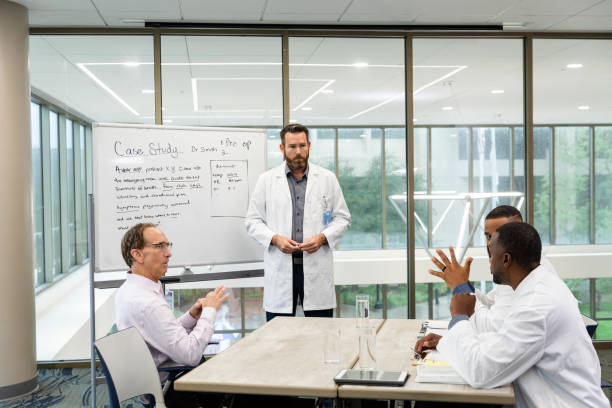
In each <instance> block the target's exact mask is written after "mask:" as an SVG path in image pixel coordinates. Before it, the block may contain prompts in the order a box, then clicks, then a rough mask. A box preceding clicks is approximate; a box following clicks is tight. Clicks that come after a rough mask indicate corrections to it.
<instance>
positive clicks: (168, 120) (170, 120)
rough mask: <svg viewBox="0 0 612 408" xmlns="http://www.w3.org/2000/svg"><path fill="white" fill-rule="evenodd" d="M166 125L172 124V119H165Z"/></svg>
mask: <svg viewBox="0 0 612 408" xmlns="http://www.w3.org/2000/svg"><path fill="white" fill-rule="evenodd" d="M164 123H172V119H164Z"/></svg>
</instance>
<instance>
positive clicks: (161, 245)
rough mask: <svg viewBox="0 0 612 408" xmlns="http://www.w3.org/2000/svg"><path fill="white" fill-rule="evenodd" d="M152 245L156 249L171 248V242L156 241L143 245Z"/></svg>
mask: <svg viewBox="0 0 612 408" xmlns="http://www.w3.org/2000/svg"><path fill="white" fill-rule="evenodd" d="M147 245H148V246H152V247H155V248H157V249H172V242H156V243H153V244H145V246H147Z"/></svg>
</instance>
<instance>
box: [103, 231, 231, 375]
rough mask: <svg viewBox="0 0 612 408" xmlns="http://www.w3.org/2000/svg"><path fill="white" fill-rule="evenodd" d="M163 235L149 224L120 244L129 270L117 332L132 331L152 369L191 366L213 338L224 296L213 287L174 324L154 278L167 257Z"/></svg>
mask: <svg viewBox="0 0 612 408" xmlns="http://www.w3.org/2000/svg"><path fill="white" fill-rule="evenodd" d="M170 247H171V244H170V243H169V242H168V239H167V238H166V235H165V234H164V233H163V232H162V231H161V230H160V229H159V228H157V227H156V226H155V225H153V224H137V225H135V226H133V227H132V228H131V229H130V230H128V231H127V232H126V233H125V235H124V236H123V240H122V241H121V253H122V255H123V259H124V260H125V262H126V263H127V265H128V266H129V267H130V271H129V272H128V274H127V280H126V281H125V283H123V285H121V287H120V288H119V290H118V291H117V295H116V298H115V319H116V322H117V328H118V329H119V330H123V329H125V328H128V327H132V326H133V327H136V328H137V329H138V331H139V332H140V334H141V335H142V337H143V338H144V340H145V342H146V343H147V345H148V346H149V349H150V350H151V354H152V355H153V360H154V361H155V366H156V367H161V366H173V365H190V366H195V365H198V364H199V363H200V360H201V359H202V354H203V353H204V349H205V348H206V346H207V345H208V342H209V341H210V338H211V337H212V335H213V332H214V324H215V318H216V314H217V311H218V310H219V308H220V307H221V305H222V304H223V302H224V301H225V299H227V297H228V296H229V294H226V295H223V292H224V291H225V289H226V288H225V286H222V285H221V286H218V287H217V288H216V289H215V290H214V291H211V292H210V293H208V294H207V295H206V297H205V298H203V299H198V301H197V302H196V303H195V304H194V305H193V306H192V307H191V309H190V310H189V312H187V313H185V314H184V315H182V316H181V317H179V318H178V319H176V318H175V317H174V313H173V312H172V309H171V308H170V306H169V305H168V303H167V302H166V298H165V296H164V293H163V291H162V285H161V283H160V282H159V278H161V277H162V276H164V275H165V274H166V272H167V270H168V261H169V260H170V257H171V256H172V253H171V252H170Z"/></svg>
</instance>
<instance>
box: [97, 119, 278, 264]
mask: <svg viewBox="0 0 612 408" xmlns="http://www.w3.org/2000/svg"><path fill="white" fill-rule="evenodd" d="M266 151H267V149H266V134H265V131H264V130H261V129H236V128H202V127H178V126H173V127H169V126H147V125H124V124H94V125H93V178H94V180H93V183H94V186H93V187H94V188H93V191H94V193H93V194H94V217H95V218H94V241H95V270H96V272H100V271H113V270H125V269H126V268H127V266H126V264H125V261H124V260H123V257H122V256H121V238H122V237H123V235H124V234H125V232H126V231H127V230H128V229H129V228H130V227H132V226H133V225H135V224H137V223H140V222H151V223H153V224H156V225H158V226H159V228H160V229H161V230H162V231H164V233H165V234H166V236H167V237H168V240H169V241H170V242H172V243H173V247H172V258H170V263H169V266H171V267H172V266H192V265H214V264H224V263H241V262H257V261H261V260H262V259H263V250H262V248H261V246H259V245H258V244H257V242H256V241H255V240H253V239H252V238H250V237H249V236H248V235H247V233H246V229H245V226H244V217H245V215H246V211H247V207H248V203H249V198H250V193H251V192H252V191H253V189H254V187H255V183H256V182H257V178H258V177H259V175H260V174H262V173H263V172H264V171H265V170H266Z"/></svg>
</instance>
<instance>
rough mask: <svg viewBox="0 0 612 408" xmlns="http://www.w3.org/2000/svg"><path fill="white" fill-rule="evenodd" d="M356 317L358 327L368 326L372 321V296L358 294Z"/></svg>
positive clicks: (356, 298)
mask: <svg viewBox="0 0 612 408" xmlns="http://www.w3.org/2000/svg"><path fill="white" fill-rule="evenodd" d="M355 318H356V319H357V327H368V326H369V321H370V296H369V295H357V296H356V297H355Z"/></svg>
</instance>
